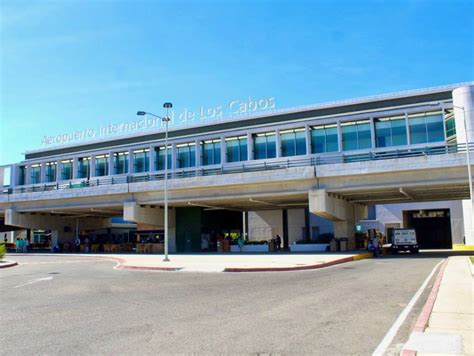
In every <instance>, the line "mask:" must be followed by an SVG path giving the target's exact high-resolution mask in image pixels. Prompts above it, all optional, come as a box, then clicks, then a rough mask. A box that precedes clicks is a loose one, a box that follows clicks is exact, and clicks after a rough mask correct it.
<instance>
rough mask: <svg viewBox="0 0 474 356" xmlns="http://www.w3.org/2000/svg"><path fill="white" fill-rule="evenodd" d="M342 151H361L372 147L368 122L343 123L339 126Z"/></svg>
mask: <svg viewBox="0 0 474 356" xmlns="http://www.w3.org/2000/svg"><path fill="white" fill-rule="evenodd" d="M341 132H342V149H343V150H344V151H351V150H362V149H365V148H371V147H372V135H371V133H370V121H369V120H363V121H356V122H344V123H342V124H341Z"/></svg>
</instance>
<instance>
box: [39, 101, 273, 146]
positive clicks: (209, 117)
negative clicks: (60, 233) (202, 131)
mask: <svg viewBox="0 0 474 356" xmlns="http://www.w3.org/2000/svg"><path fill="white" fill-rule="evenodd" d="M275 106H276V102H275V98H273V97H271V98H261V99H253V98H252V97H248V98H247V99H245V100H237V99H236V100H231V101H229V102H228V103H227V105H225V106H224V105H219V106H212V107H206V106H201V107H200V108H199V110H196V111H193V110H189V109H187V108H185V109H184V110H182V111H178V112H176V111H174V110H170V112H169V115H170V118H171V121H170V125H171V126H174V127H176V126H182V125H193V124H197V123H200V122H206V123H208V122H211V121H213V120H221V119H224V118H233V117H237V116H244V115H251V114H255V113H257V112H264V111H269V110H274V109H275ZM162 126H163V122H162V120H160V119H159V118H156V117H153V116H143V117H140V118H139V119H137V120H133V121H126V122H120V123H111V124H107V125H103V124H99V127H98V128H88V129H83V130H78V131H73V132H69V133H64V134H59V135H53V136H49V135H44V136H43V139H42V141H41V145H42V146H51V145H64V144H68V143H73V142H76V141H87V140H92V139H99V138H105V137H108V136H113V135H125V134H129V133H133V132H138V131H145V130H152V129H159V128H162Z"/></svg>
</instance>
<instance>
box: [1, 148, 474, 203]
mask: <svg viewBox="0 0 474 356" xmlns="http://www.w3.org/2000/svg"><path fill="white" fill-rule="evenodd" d="M469 147H470V150H469V152H471V151H474V143H472V142H471V143H470V144H469ZM463 152H466V144H446V145H436V146H426V147H419V146H417V147H408V148H403V149H391V150H380V149H377V150H371V151H368V152H363V153H352V154H351V153H340V152H338V153H334V154H324V155H309V156H304V157H303V158H301V157H298V156H293V157H286V158H276V159H271V160H266V161H263V162H262V161H255V162H248V161H246V162H232V163H224V164H222V165H213V166H201V167H190V168H185V169H174V170H172V171H170V172H169V173H168V179H180V178H188V177H200V176H212V175H222V174H232V173H245V172H258V171H267V170H276V169H286V168H292V167H304V166H319V165H326V164H337V163H354V162H366V161H377V160H388V159H402V158H409V157H423V156H432V155H444V154H453V153H463ZM164 178H165V174H164V173H163V172H150V173H135V174H132V175H126V174H125V175H115V176H104V177H93V178H88V179H75V180H71V181H61V182H52V183H43V184H34V185H24V186H18V187H14V188H11V187H4V189H3V191H2V193H3V194H17V193H31V192H44V191H51V190H61V189H74V188H86V187H97V186H102V185H111V184H130V183H137V182H149V181H157V180H163V179H164Z"/></svg>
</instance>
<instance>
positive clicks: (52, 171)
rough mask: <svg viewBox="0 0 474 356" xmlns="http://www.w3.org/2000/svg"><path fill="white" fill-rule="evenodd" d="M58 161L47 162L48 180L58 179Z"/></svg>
mask: <svg viewBox="0 0 474 356" xmlns="http://www.w3.org/2000/svg"><path fill="white" fill-rule="evenodd" d="M56 167H57V164H56V162H51V163H46V182H48V183H50V182H55V181H56Z"/></svg>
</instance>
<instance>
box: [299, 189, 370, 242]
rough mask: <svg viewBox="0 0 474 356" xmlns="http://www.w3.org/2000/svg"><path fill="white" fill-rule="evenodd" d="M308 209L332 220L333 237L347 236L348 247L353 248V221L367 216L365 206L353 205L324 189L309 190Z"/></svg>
mask: <svg viewBox="0 0 474 356" xmlns="http://www.w3.org/2000/svg"><path fill="white" fill-rule="evenodd" d="M308 200H309V211H310V212H311V213H312V214H315V215H318V216H320V217H323V218H325V219H328V220H331V221H333V224H334V237H336V238H340V237H347V238H348V239H349V244H348V247H349V249H354V248H355V223H356V221H357V219H361V218H365V217H366V216H367V207H366V206H361V205H354V204H352V203H349V202H348V201H346V200H344V199H342V198H340V197H337V196H333V195H330V194H328V193H327V192H326V190H325V189H318V190H313V191H310V192H309V194H308Z"/></svg>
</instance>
